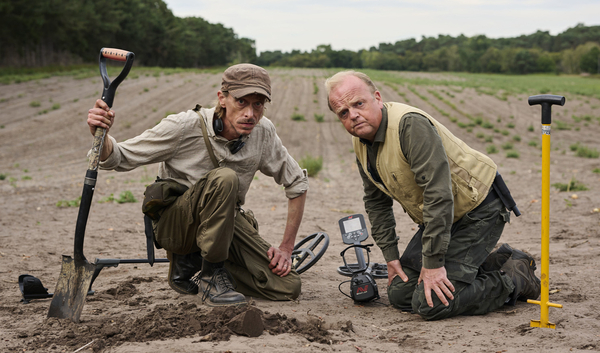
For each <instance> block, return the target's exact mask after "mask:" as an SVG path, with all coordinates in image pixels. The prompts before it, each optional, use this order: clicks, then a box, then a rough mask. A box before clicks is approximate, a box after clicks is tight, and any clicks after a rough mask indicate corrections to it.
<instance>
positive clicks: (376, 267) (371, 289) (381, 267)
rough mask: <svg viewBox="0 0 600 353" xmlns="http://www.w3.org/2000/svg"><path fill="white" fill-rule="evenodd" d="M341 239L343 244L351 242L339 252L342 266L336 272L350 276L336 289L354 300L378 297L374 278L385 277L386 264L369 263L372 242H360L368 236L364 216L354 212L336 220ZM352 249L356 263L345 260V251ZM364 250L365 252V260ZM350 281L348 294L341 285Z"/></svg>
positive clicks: (359, 300) (366, 300) (365, 300)
mask: <svg viewBox="0 0 600 353" xmlns="http://www.w3.org/2000/svg"><path fill="white" fill-rule="evenodd" d="M338 224H339V226H340V232H341V233H342V240H343V242H344V244H351V245H350V246H348V247H346V248H345V249H344V250H342V252H341V253H340V256H341V257H342V260H343V261H344V266H340V267H338V270H337V271H338V273H339V274H341V275H343V276H347V277H352V278H351V279H350V280H348V281H344V282H342V283H340V285H339V286H338V289H339V290H340V292H341V293H342V294H344V295H345V296H347V297H349V298H351V299H353V300H354V301H355V302H368V301H371V300H373V299H379V298H380V297H379V291H378V289H377V283H376V282H375V278H387V265H386V264H378V263H373V264H371V258H370V255H369V254H370V252H371V249H369V248H370V247H371V246H373V244H365V245H363V244H361V242H362V241H364V240H366V239H367V238H368V237H369V233H368V232H367V225H366V223H365V217H364V216H363V215H361V214H354V215H351V216H348V217H344V218H342V219H340V220H339V221H338ZM350 249H354V252H355V254H356V261H357V262H356V263H350V264H349V263H348V262H347V261H346V251H348V250H350ZM364 252H366V254H367V259H366V261H365V256H364ZM348 282H350V295H348V294H346V293H344V292H343V291H342V289H341V287H342V285H343V284H345V283H348Z"/></svg>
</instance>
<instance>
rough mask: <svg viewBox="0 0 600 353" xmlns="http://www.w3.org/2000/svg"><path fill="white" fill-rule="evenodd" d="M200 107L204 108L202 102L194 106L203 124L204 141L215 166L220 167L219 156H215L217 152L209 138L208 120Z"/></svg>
mask: <svg viewBox="0 0 600 353" xmlns="http://www.w3.org/2000/svg"><path fill="white" fill-rule="evenodd" d="M200 108H202V106H201V105H200V104H196V108H194V111H195V112H196V113H197V114H198V116H199V117H200V125H201V126H202V136H203V137H204V143H205V144H206V150H207V151H208V154H209V155H210V160H211V161H212V162H213V165H214V166H215V168H218V167H219V162H217V158H216V157H215V153H214V152H213V149H212V145H211V144H210V141H209V140H208V132H207V131H206V122H204V117H203V116H202V115H201V114H200Z"/></svg>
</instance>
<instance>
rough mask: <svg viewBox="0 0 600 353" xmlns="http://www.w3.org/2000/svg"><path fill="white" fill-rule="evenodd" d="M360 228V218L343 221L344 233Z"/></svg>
mask: <svg viewBox="0 0 600 353" xmlns="http://www.w3.org/2000/svg"><path fill="white" fill-rule="evenodd" d="M361 229H362V225H361V224H360V218H353V219H348V220H346V221H344V231H345V232H344V233H350V232H354V231H357V230H361Z"/></svg>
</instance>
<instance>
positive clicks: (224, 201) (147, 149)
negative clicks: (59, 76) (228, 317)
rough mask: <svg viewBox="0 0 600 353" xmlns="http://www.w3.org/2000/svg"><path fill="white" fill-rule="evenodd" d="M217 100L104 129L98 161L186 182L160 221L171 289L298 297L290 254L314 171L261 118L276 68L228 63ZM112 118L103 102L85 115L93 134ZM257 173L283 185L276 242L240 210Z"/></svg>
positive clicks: (221, 302) (205, 296)
mask: <svg viewBox="0 0 600 353" xmlns="http://www.w3.org/2000/svg"><path fill="white" fill-rule="evenodd" d="M217 98H218V102H217V106H216V107H215V108H212V109H205V108H202V107H200V106H196V108H195V109H192V110H188V111H185V112H181V113H179V114H174V115H169V116H167V117H166V118H164V119H163V120H162V121H161V122H160V123H159V124H158V125H156V126H155V127H153V128H152V129H149V130H146V131H144V132H143V133H142V134H141V135H139V136H137V137H134V138H132V139H129V140H127V141H125V142H120V143H117V142H116V140H115V139H114V138H113V137H112V136H110V135H106V136H107V138H105V143H104V146H103V149H102V153H101V156H100V160H101V163H100V168H102V169H112V170H116V171H128V170H132V169H134V168H136V167H139V166H142V165H146V164H153V163H160V164H159V169H158V176H159V178H160V179H163V180H169V181H174V182H177V183H178V184H179V185H182V186H183V190H185V189H186V188H187V191H185V192H184V193H183V194H182V195H181V196H179V197H177V198H176V199H175V201H174V202H173V203H171V204H170V205H168V206H167V207H166V208H164V209H162V210H161V211H160V212H159V217H156V218H158V220H156V218H154V221H153V225H154V230H155V235H156V239H155V240H156V243H157V244H158V245H159V246H160V247H162V248H164V249H165V250H167V256H168V257H169V260H170V266H169V275H168V282H169V285H170V286H171V288H172V289H174V290H175V291H177V292H179V293H181V294H198V295H199V296H201V298H202V302H203V303H205V304H206V305H209V306H229V305H240V304H245V303H246V298H245V296H256V297H261V298H266V299H270V300H291V299H295V298H297V297H298V295H299V294H300V287H301V282H300V277H299V276H298V274H297V273H296V272H295V271H294V270H293V269H292V263H291V254H292V251H293V248H294V242H295V239H296V234H297V232H298V228H299V226H300V222H301V220H302V215H303V213H304V203H305V200H306V192H307V190H308V178H307V175H306V171H305V170H302V169H301V168H300V167H299V165H298V163H297V162H296V161H295V160H294V159H293V158H292V157H291V156H290V155H289V153H288V151H287V149H286V148H285V147H284V146H283V145H282V143H281V140H280V139H279V137H278V136H277V133H276V131H275V126H274V125H273V123H272V122H271V121H270V120H269V119H267V118H266V117H264V116H263V112H264V109H265V108H264V105H265V102H266V101H267V100H268V101H271V80H270V78H269V74H268V73H267V71H266V70H265V69H263V68H261V67H259V66H256V65H252V64H239V65H234V66H231V67H229V68H228V69H227V70H226V71H225V72H224V73H223V79H222V84H221V90H220V91H218V92H217ZM114 117H115V112H114V111H112V110H110V109H109V107H108V106H107V105H106V103H104V102H103V101H102V100H97V101H96V104H95V105H94V108H92V109H90V111H89V114H88V120H87V122H88V125H89V127H90V131H91V133H92V134H94V133H95V130H96V127H98V126H100V127H104V128H105V129H106V130H107V132H108V130H109V128H110V127H111V125H113V122H114ZM206 137H208V138H206ZM209 146H210V147H209ZM257 171H260V172H261V173H263V174H265V175H268V176H271V177H273V179H274V180H275V182H276V183H278V184H280V185H283V186H284V188H285V195H286V197H287V198H288V217H287V224H286V226H285V230H284V232H283V240H282V241H281V243H280V245H279V247H273V246H271V245H270V244H269V243H267V242H266V241H265V240H263V239H262V238H261V237H260V235H259V234H258V223H257V222H256V219H254V216H253V215H252V212H250V211H244V210H243V209H242V208H241V206H242V205H243V204H244V201H245V197H246V193H247V192H248V189H249V187H250V183H251V182H252V180H253V178H254V174H255V173H256V172H257ZM199 271H200V272H199ZM198 272H199V274H197V275H196V276H194V275H195V274H196V273H198Z"/></svg>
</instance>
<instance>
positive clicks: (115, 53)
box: [88, 48, 135, 171]
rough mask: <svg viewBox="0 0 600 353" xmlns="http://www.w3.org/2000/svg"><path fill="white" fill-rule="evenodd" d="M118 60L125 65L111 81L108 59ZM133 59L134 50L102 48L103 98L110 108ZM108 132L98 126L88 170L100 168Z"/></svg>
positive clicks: (100, 59)
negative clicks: (107, 70)
mask: <svg viewBox="0 0 600 353" xmlns="http://www.w3.org/2000/svg"><path fill="white" fill-rule="evenodd" d="M107 58H108V59H111V60H116V61H125V66H124V67H123V70H121V73H120V74H119V76H117V78H115V80H114V81H112V82H111V81H110V78H109V77H108V73H107V72H106V59H107ZM133 59H135V54H134V53H133V52H130V51H127V50H122V49H114V48H102V49H100V58H99V61H100V75H101V76H102V81H103V82H104V90H103V91H102V100H103V101H104V102H105V103H106V104H107V105H108V107H109V108H111V107H112V105H113V101H114V99H115V93H116V92H117V87H118V86H119V85H120V84H121V82H123V80H124V79H125V77H127V75H128V74H129V70H131V66H132V65H133ZM105 134H106V129H104V128H102V127H98V128H96V133H95V134H94V144H93V146H92V153H91V154H90V163H89V166H88V170H94V171H96V170H98V163H99V160H100V153H102V145H103V143H104V135H105Z"/></svg>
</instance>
